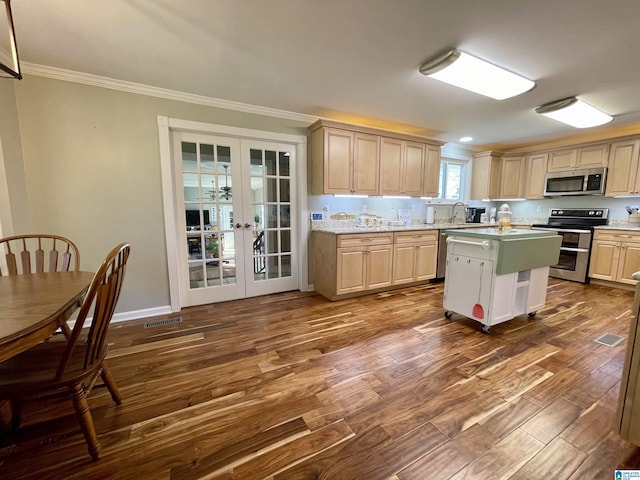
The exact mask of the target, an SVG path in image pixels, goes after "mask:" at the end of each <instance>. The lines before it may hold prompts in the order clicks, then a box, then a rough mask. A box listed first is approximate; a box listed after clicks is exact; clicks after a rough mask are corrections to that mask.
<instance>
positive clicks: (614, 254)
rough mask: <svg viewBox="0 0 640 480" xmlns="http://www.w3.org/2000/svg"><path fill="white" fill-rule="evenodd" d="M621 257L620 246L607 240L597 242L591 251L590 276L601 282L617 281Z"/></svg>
mask: <svg viewBox="0 0 640 480" xmlns="http://www.w3.org/2000/svg"><path fill="white" fill-rule="evenodd" d="M619 257H620V244H619V243H618V242H610V241H606V240H595V241H594V242H593V248H592V249H591V264H590V266H589V276H590V277H593V278H599V279H600V280H611V281H615V278H616V273H617V269H618V259H619Z"/></svg>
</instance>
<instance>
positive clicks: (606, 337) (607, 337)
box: [594, 333, 624, 347]
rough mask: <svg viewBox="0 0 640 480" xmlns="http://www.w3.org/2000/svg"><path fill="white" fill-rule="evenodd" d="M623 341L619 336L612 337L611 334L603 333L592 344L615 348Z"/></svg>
mask: <svg viewBox="0 0 640 480" xmlns="http://www.w3.org/2000/svg"><path fill="white" fill-rule="evenodd" d="M623 340H624V337H621V336H619V335H614V334H613V333H605V334H602V335H600V336H599V337H598V338H596V339H595V340H594V342H596V343H601V344H602V345H606V346H607V347H615V346H616V345H618V344H619V343H620V342H622V341H623Z"/></svg>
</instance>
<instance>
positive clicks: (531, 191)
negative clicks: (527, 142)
mask: <svg viewBox="0 0 640 480" xmlns="http://www.w3.org/2000/svg"><path fill="white" fill-rule="evenodd" d="M548 157H549V154H547V153H536V154H532V155H528V156H527V175H526V181H525V189H524V197H525V198H526V199H529V200H534V199H539V198H544V176H545V174H546V173H547V159H548Z"/></svg>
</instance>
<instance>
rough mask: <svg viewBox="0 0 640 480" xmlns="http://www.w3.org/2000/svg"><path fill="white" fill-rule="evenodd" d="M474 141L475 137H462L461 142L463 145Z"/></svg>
mask: <svg viewBox="0 0 640 480" xmlns="http://www.w3.org/2000/svg"><path fill="white" fill-rule="evenodd" d="M471 140H473V137H460V141H461V142H463V143H466V142H470V141H471Z"/></svg>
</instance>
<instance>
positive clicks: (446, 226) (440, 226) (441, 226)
mask: <svg viewBox="0 0 640 480" xmlns="http://www.w3.org/2000/svg"><path fill="white" fill-rule="evenodd" d="M497 225H498V224H497V223H492V224H488V223H433V224H426V223H418V224H413V225H410V226H408V227H404V226H402V227H395V226H386V225H384V226H380V227H354V226H350V227H331V226H327V227H316V228H314V229H313V230H312V231H313V232H325V233H333V234H336V235H338V234H349V233H382V232H411V231H416V230H451V229H459V228H477V229H490V228H493V229H496V228H497ZM513 226H514V227H518V226H523V227H524V226H528V224H513ZM639 230H640V229H639Z"/></svg>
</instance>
